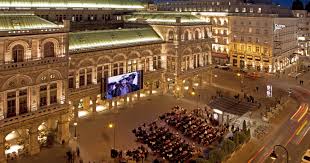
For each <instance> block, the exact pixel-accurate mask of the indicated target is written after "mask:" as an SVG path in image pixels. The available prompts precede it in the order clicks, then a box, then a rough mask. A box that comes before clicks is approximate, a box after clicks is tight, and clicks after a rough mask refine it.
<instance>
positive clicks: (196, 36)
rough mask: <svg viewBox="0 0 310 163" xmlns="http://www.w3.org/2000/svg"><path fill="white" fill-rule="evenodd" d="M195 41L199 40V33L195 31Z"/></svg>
mask: <svg viewBox="0 0 310 163" xmlns="http://www.w3.org/2000/svg"><path fill="white" fill-rule="evenodd" d="M195 39H196V40H198V39H200V34H199V31H195Z"/></svg>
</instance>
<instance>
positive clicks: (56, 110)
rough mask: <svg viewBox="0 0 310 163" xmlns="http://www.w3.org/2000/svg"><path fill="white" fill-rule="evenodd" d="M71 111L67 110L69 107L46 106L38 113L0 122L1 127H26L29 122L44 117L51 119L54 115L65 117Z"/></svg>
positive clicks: (37, 111)
mask: <svg viewBox="0 0 310 163" xmlns="http://www.w3.org/2000/svg"><path fill="white" fill-rule="evenodd" d="M68 111H69V109H68V108H67V105H60V104H56V105H50V106H46V107H44V108H40V109H38V110H36V111H33V112H29V113H24V114H21V115H18V116H14V117H11V118H5V119H2V120H0V127H1V128H3V127H7V126H12V125H21V123H22V124H23V125H25V123H27V122H31V121H33V122H34V121H37V120H38V119H39V118H42V117H44V116H45V117H51V116H52V115H63V114H65V113H67V112H68Z"/></svg>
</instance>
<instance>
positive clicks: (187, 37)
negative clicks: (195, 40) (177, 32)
mask: <svg viewBox="0 0 310 163" xmlns="http://www.w3.org/2000/svg"><path fill="white" fill-rule="evenodd" d="M189 38H190V36H189V32H188V31H185V33H184V40H185V41H187V40H189Z"/></svg>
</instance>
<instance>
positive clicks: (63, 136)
mask: <svg viewBox="0 0 310 163" xmlns="http://www.w3.org/2000/svg"><path fill="white" fill-rule="evenodd" d="M69 138H70V132H69V120H68V115H67V114H65V115H61V116H60V119H59V121H58V128H57V142H58V143H60V144H61V143H62V141H64V142H66V143H67V142H68V141H69Z"/></svg>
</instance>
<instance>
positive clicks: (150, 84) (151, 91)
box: [149, 81, 153, 95]
mask: <svg viewBox="0 0 310 163" xmlns="http://www.w3.org/2000/svg"><path fill="white" fill-rule="evenodd" d="M152 93H153V82H152V81H151V82H150V83H149V95H152Z"/></svg>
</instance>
